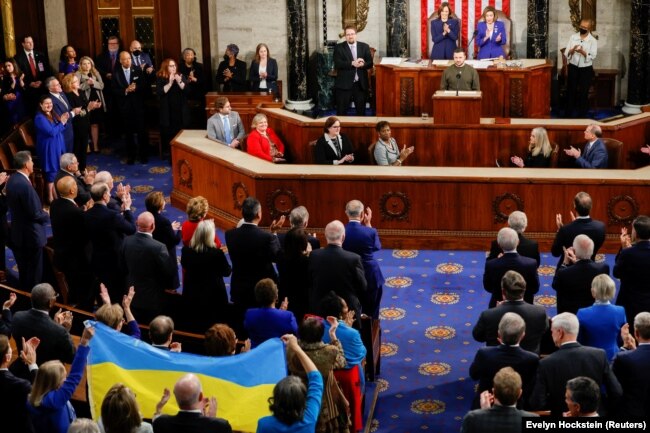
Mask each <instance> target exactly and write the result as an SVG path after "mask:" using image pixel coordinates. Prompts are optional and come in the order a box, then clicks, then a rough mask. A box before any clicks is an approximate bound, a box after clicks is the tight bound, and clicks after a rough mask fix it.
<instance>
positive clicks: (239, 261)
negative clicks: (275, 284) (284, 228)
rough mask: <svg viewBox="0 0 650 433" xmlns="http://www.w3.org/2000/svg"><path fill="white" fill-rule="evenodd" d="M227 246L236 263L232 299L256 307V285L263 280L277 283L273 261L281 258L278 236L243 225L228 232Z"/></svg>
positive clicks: (233, 270) (233, 261) (231, 285)
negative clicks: (269, 279)
mask: <svg viewBox="0 0 650 433" xmlns="http://www.w3.org/2000/svg"><path fill="white" fill-rule="evenodd" d="M226 245H227V246H228V253H229V254H230V261H231V262H232V277H231V278H230V300H231V301H232V302H234V303H235V304H240V305H242V306H244V307H247V308H248V307H256V306H257V302H255V284H257V282H258V281H259V280H261V279H263V278H271V279H273V280H274V281H277V274H276V273H275V268H274V267H273V262H275V261H277V260H278V257H279V255H280V242H279V241H278V237H277V236H275V235H273V234H271V233H269V232H265V231H264V230H262V229H260V228H259V227H257V226H256V225H254V224H243V225H242V226H241V227H239V228H236V229H231V230H228V231H227V232H226Z"/></svg>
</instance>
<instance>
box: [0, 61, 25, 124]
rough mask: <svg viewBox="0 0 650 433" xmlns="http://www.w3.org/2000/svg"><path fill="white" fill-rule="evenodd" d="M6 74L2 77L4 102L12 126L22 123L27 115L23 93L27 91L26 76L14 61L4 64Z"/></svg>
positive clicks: (1, 91)
mask: <svg viewBox="0 0 650 433" xmlns="http://www.w3.org/2000/svg"><path fill="white" fill-rule="evenodd" d="M4 68H5V72H4V75H3V76H2V90H0V93H1V94H2V101H3V102H4V104H5V107H6V108H7V113H8V114H9V124H10V126H13V125H16V124H18V123H20V122H21V121H22V120H23V119H24V118H25V115H26V111H25V101H24V100H23V92H24V91H25V82H24V81H23V79H24V78H25V74H23V73H22V71H21V70H20V68H19V67H18V65H17V64H16V61H15V60H14V59H8V60H6V61H5V63H4Z"/></svg>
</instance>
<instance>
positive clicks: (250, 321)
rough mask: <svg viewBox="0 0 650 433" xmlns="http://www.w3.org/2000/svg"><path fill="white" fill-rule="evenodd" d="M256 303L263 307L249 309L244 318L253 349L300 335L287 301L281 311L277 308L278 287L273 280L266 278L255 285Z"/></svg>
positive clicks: (283, 303)
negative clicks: (271, 340) (266, 343)
mask: <svg viewBox="0 0 650 433" xmlns="http://www.w3.org/2000/svg"><path fill="white" fill-rule="evenodd" d="M255 301H257V304H258V305H262V307H260V308H250V309H248V311H246V316H245V318H244V327H245V328H246V331H247V332H248V335H249V336H250V338H251V348H255V347H257V346H259V345H260V344H262V343H264V342H265V341H266V340H268V339H269V338H274V337H281V336H283V335H284V334H294V335H295V334H297V333H298V324H297V323H296V317H295V316H294V315H293V313H292V312H291V311H287V307H288V305H287V299H286V298H285V300H284V301H282V305H281V306H280V309H277V308H275V304H276V303H277V302H278V286H276V285H275V282H274V281H273V280H272V279H270V278H264V279H263V280H260V281H258V282H257V284H255Z"/></svg>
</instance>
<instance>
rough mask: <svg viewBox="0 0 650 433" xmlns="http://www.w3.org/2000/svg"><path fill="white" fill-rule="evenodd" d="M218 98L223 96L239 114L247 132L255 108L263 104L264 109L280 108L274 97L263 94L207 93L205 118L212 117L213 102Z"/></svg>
mask: <svg viewBox="0 0 650 433" xmlns="http://www.w3.org/2000/svg"><path fill="white" fill-rule="evenodd" d="M219 96H225V97H226V98H228V101H229V102H230V106H231V107H232V110H233V111H236V112H237V113H239V117H241V121H242V124H243V125H244V129H246V130H247V131H248V130H250V128H251V121H252V120H253V117H254V116H255V115H256V114H257V106H258V105H259V104H264V106H266V107H278V108H282V106H283V103H282V102H281V101H278V102H275V101H274V99H275V96H274V95H273V94H271V93H265V92H221V93H219V92H208V93H206V94H205V114H206V117H210V116H212V115H213V114H214V113H216V112H217V110H216V109H215V108H214V102H215V100H216V99H217V98H218V97H219Z"/></svg>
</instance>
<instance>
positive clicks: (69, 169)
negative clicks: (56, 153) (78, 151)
mask: <svg viewBox="0 0 650 433" xmlns="http://www.w3.org/2000/svg"><path fill="white" fill-rule="evenodd" d="M59 167H61V168H60V169H59V172H58V173H57V174H56V177H55V178H54V185H56V184H57V183H59V180H61V179H62V178H64V177H70V178H72V179H73V180H74V181H75V182H76V184H77V196H76V197H75V199H74V201H75V203H77V205H78V206H79V207H84V206H86V207H90V205H92V203H91V200H92V199H91V198H90V186H91V185H92V184H93V183H95V171H94V170H93V171H86V170H84V173H83V174H82V173H81V172H80V171H79V160H78V159H77V157H76V156H75V154H74V153H64V154H63V155H61V158H59ZM57 192H58V191H57Z"/></svg>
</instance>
